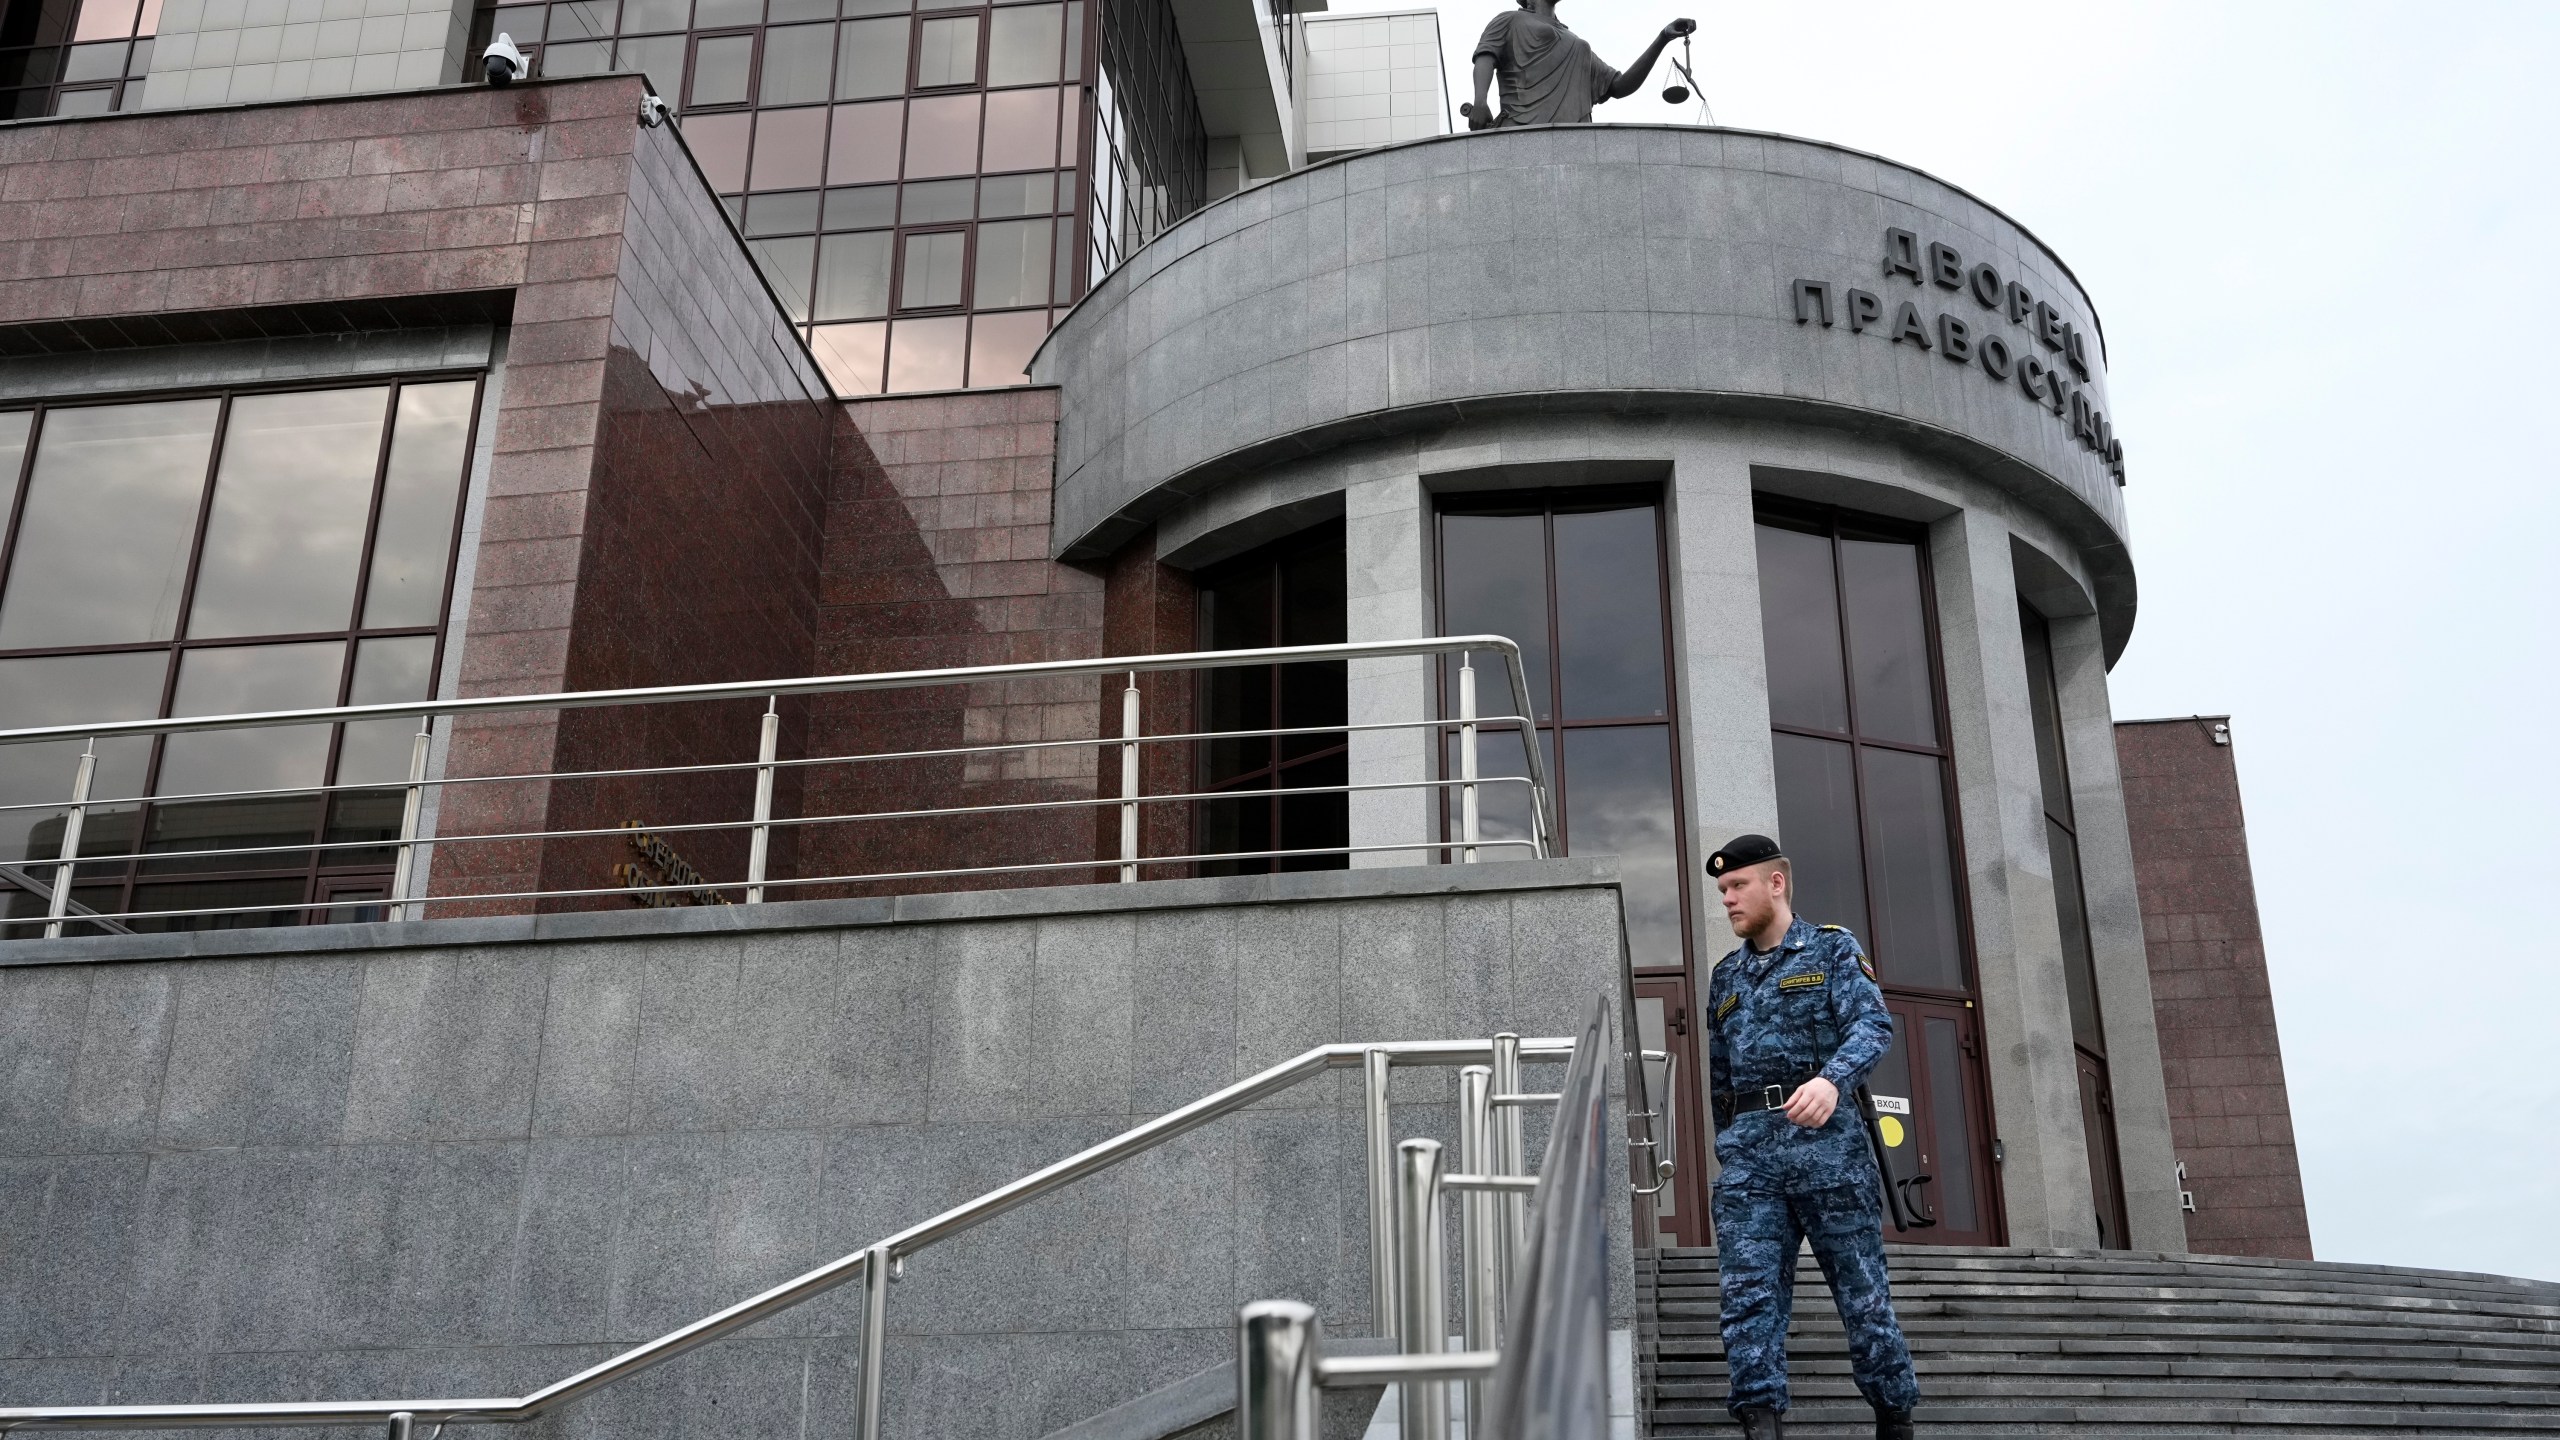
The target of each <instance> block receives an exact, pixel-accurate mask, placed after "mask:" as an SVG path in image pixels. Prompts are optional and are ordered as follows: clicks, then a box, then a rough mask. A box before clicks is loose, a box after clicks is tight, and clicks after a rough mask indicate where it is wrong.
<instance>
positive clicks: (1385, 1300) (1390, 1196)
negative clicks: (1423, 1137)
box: [1360, 1049, 1396, 1337]
mask: <svg viewBox="0 0 2560 1440" xmlns="http://www.w3.org/2000/svg"><path fill="white" fill-rule="evenodd" d="M1360 1060H1361V1071H1360V1079H1361V1086H1360V1100H1361V1115H1362V1117H1363V1125H1364V1132H1363V1133H1364V1138H1365V1139H1366V1140H1367V1141H1368V1144H1369V1323H1370V1325H1371V1327H1372V1328H1373V1329H1374V1331H1375V1332H1376V1333H1377V1334H1379V1335H1384V1336H1389V1337H1392V1336H1394V1335H1395V1333H1396V1150H1395V1142H1394V1141H1393V1140H1392V1139H1390V1138H1388V1137H1389V1134H1390V1132H1389V1130H1388V1129H1387V1078H1388V1070H1389V1067H1390V1066H1391V1065H1393V1064H1394V1057H1392V1056H1390V1055H1389V1054H1387V1052H1386V1051H1384V1050H1376V1049H1372V1050H1369V1051H1367V1052H1365V1053H1363V1054H1362V1055H1361V1057H1360Z"/></svg>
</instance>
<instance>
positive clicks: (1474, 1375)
mask: <svg viewBox="0 0 2560 1440" xmlns="http://www.w3.org/2000/svg"><path fill="white" fill-rule="evenodd" d="M1608 1033H1609V1007H1608V1003H1607V1002H1606V1001H1605V1000H1603V1001H1600V1002H1598V1003H1597V1004H1595V1005H1594V1006H1593V1008H1592V1014H1591V1019H1590V1021H1589V1023H1587V1024H1586V1025H1584V1027H1583V1030H1582V1034H1581V1036H1580V1037H1579V1038H1578V1039H1577V1040H1576V1041H1575V1042H1574V1044H1573V1047H1572V1055H1573V1058H1572V1061H1571V1063H1570V1065H1569V1067H1568V1068H1567V1070H1566V1072H1565V1081H1564V1085H1563V1086H1562V1088H1561V1089H1560V1090H1559V1091H1558V1092H1556V1093H1554V1094H1529V1093H1522V1092H1520V1091H1519V1090H1518V1088H1517V1080H1516V1076H1517V1074H1518V1060H1519V1056H1520V1053H1521V1050H1520V1045H1519V1042H1518V1041H1517V1040H1516V1039H1514V1038H1513V1037H1509V1036H1496V1037H1495V1039H1494V1045H1493V1064H1492V1065H1489V1066H1484V1065H1469V1066H1467V1067H1465V1068H1463V1069H1461V1070H1460V1071H1459V1072H1458V1111H1459V1123H1458V1147H1459V1151H1458V1153H1459V1163H1460V1164H1461V1165H1464V1166H1465V1167H1466V1173H1458V1174H1451V1173H1447V1172H1445V1171H1444V1170H1443V1169H1442V1159H1443V1156H1442V1147H1441V1145H1440V1143H1439V1142H1438V1141H1435V1140H1406V1141H1404V1142H1402V1143H1401V1144H1399V1145H1397V1146H1396V1147H1395V1156H1396V1168H1395V1171H1394V1174H1393V1176H1392V1179H1391V1188H1392V1194H1391V1195H1384V1194H1382V1192H1381V1189H1380V1188H1379V1185H1378V1180H1379V1177H1378V1174H1377V1170H1376V1168H1375V1167H1376V1158H1375V1157H1376V1156H1377V1155H1378V1154H1379V1153H1380V1152H1381V1150H1382V1149H1383V1148H1384V1146H1385V1144H1386V1142H1385V1140H1384V1139H1383V1137H1382V1131H1383V1130H1384V1128H1385V1124H1384V1106H1383V1096H1384V1090H1383V1088H1382V1087H1381V1086H1380V1085H1379V1083H1378V1082H1377V1080H1376V1078H1375V1077H1376V1076H1377V1075H1380V1074H1383V1073H1384V1068H1383V1066H1379V1065H1376V1064H1375V1063H1374V1062H1372V1071H1371V1074H1372V1079H1371V1084H1370V1089H1369V1093H1370V1096H1371V1097H1372V1108H1371V1111H1370V1116H1369V1142H1370V1154H1371V1157H1372V1160H1371V1164H1372V1170H1371V1181H1372V1188H1371V1191H1370V1203H1371V1206H1372V1210H1371V1218H1372V1221H1373V1222H1374V1223H1376V1224H1378V1225H1379V1226H1380V1227H1381V1229H1382V1233H1384V1234H1387V1235H1389V1236H1391V1237H1392V1239H1391V1244H1390V1245H1389V1247H1388V1248H1387V1249H1386V1250H1385V1251H1384V1253H1383V1254H1381V1255H1380V1256H1379V1259H1380V1261H1381V1263H1382V1269H1381V1271H1380V1274H1381V1276H1382V1279H1381V1289H1380V1292H1379V1293H1380V1295H1381V1296H1382V1297H1387V1296H1390V1294H1391V1293H1392V1299H1393V1302H1394V1303H1393V1305H1392V1306H1391V1307H1390V1306H1389V1305H1387V1304H1384V1303H1382V1304H1381V1305H1380V1308H1379V1313H1381V1314H1386V1313H1392V1314H1394V1315H1395V1317H1396V1327H1395V1329H1394V1331H1393V1332H1392V1333H1393V1334H1394V1336H1395V1338H1396V1340H1397V1341H1398V1351H1399V1353H1397V1354H1393V1355H1365V1356H1351V1355H1344V1356H1328V1355H1326V1354H1325V1353H1324V1332H1323V1328H1322V1326H1321V1325H1319V1324H1318V1323H1317V1320H1316V1312H1315V1307H1313V1306H1311V1305H1307V1304H1304V1303H1302V1302H1300V1301H1296V1300H1259V1301H1255V1302H1254V1303H1252V1304H1249V1305H1246V1306H1245V1307H1244V1308H1243V1309H1242V1310H1241V1311H1239V1312H1238V1314H1237V1317H1236V1352H1237V1353H1236V1435H1237V1440H1316V1435H1317V1430H1318V1428H1319V1427H1318V1419H1319V1414H1320V1412H1319V1409H1318V1406H1317V1401H1316V1391H1318V1390H1319V1389H1324V1388H1328V1387H1336V1386H1360V1385H1377V1384H1380V1383H1392V1384H1394V1385H1395V1386H1396V1387H1397V1391H1396V1398H1397V1402H1398V1405H1399V1407H1400V1414H1399V1424H1400V1426H1401V1440H1449V1436H1450V1407H1449V1400H1448V1391H1449V1387H1450V1386H1451V1385H1452V1384H1463V1385H1464V1386H1465V1387H1466V1394H1467V1408H1466V1414H1467V1433H1468V1435H1469V1437H1470V1440H1483V1437H1491V1440H1526V1437H1529V1436H1538V1437H1553V1440H1603V1437H1605V1436H1607V1434H1608V1433H1609V1409H1608V1387H1607V1383H1606V1379H1605V1377H1606V1374H1607V1369H1608V1353H1609V1352H1608V1346H1609V1335H1608V1324H1609V1322H1608V1314H1609V1282H1608V1214H1607V1209H1606V1207H1607V1206H1608V1205H1611V1204H1615V1203H1620V1202H1619V1201H1618V1200H1616V1199H1614V1198H1613V1197H1612V1195H1611V1191H1610V1187H1609V1185H1608V1183H1607V1179H1608V1164H1607V1161H1608V1141H1607V1138H1606V1134H1605V1131H1606V1129H1607V1121H1608V1080H1607V1074H1606V1072H1605V1071H1604V1070H1602V1069H1601V1063H1602V1058H1603V1045H1604V1041H1605V1040H1606V1039H1607V1036H1608ZM1506 1042H1508V1043H1506ZM1506 1057H1507V1058H1508V1060H1509V1062H1510V1075H1511V1076H1512V1077H1513V1078H1512V1079H1511V1080H1509V1081H1508V1082H1506V1080H1505V1077H1504V1068H1503V1067H1504V1063H1505V1059H1506ZM1641 1058H1643V1059H1646V1060H1659V1059H1662V1058H1664V1057H1663V1056H1662V1055H1661V1054H1660V1053H1659V1052H1655V1051H1646V1052H1644V1053H1643V1055H1642V1057H1641ZM1629 1068H1630V1070H1631V1071H1632V1072H1633V1073H1635V1074H1636V1075H1637V1076H1639V1077H1640V1076H1641V1075H1642V1073H1643V1066H1641V1065H1636V1066H1631V1067H1629ZM1639 1083H1641V1082H1640V1081H1639ZM1524 1104H1554V1105H1555V1106H1557V1113H1556V1120H1555V1125H1554V1127H1553V1128H1552V1129H1551V1130H1550V1131H1549V1132H1548V1137H1547V1153H1546V1159H1545V1163H1544V1164H1542V1165H1541V1166H1540V1167H1539V1170H1538V1173H1537V1176H1536V1177H1535V1178H1534V1179H1532V1178H1529V1177H1527V1176H1525V1175H1523V1174H1521V1173H1520V1166H1519V1158H1520V1149H1519V1143H1520V1142H1519V1121H1520V1108H1519V1107H1520V1106H1522V1105H1524ZM1656 1109H1657V1107H1655V1106H1654V1105H1652V1104H1651V1100H1650V1097H1645V1105H1644V1108H1643V1109H1642V1110H1639V1111H1638V1112H1637V1113H1638V1114H1639V1115H1643V1116H1646V1117H1647V1123H1646V1126H1645V1129H1646V1138H1645V1139H1642V1140H1637V1141H1633V1142H1631V1143H1630V1149H1632V1150H1641V1151H1644V1152H1645V1153H1646V1154H1647V1155H1648V1156H1653V1155H1655V1154H1656V1153H1657V1151H1656V1147H1655V1145H1654V1143H1653V1135H1652V1132H1653V1130H1654V1121H1653V1120H1652V1118H1651V1116H1652V1115H1653V1113H1655V1111H1656ZM1649 1168H1651V1169H1652V1170H1653V1172H1654V1174H1653V1176H1652V1177H1651V1178H1653V1179H1654V1180H1655V1182H1656V1184H1655V1186H1654V1189H1657V1190H1658V1189H1659V1188H1660V1182H1661V1181H1663V1180H1666V1179H1668V1178H1669V1176H1670V1173H1671V1167H1670V1164H1669V1162H1668V1161H1667V1160H1656V1162H1655V1163H1654V1164H1653V1165H1652V1166H1650V1167H1649ZM1640 1173H1641V1172H1640ZM1524 1191H1525V1192H1527V1193H1525V1194H1524V1193H1523V1192H1524ZM1635 1193H1637V1194H1649V1193H1652V1192H1651V1191H1648V1190H1646V1189H1644V1188H1643V1187H1635ZM1453 1194H1454V1195H1455V1196H1457V1198H1458V1201H1459V1205H1460V1211H1459V1257H1460V1270H1459V1277H1460V1283H1459V1293H1460V1295H1461V1297H1462V1311H1463V1324H1464V1330H1463V1339H1464V1343H1465V1345H1466V1349H1464V1350H1462V1351H1455V1352H1452V1351H1449V1350H1448V1349H1447V1348H1446V1345H1447V1339H1448V1333H1449V1323H1448V1314H1447V1303H1448V1301H1447V1297H1448V1274H1447V1256H1446V1254H1445V1253H1444V1247H1445V1244H1446V1239H1445V1236H1446V1229H1445V1227H1444V1225H1443V1220H1444V1218H1445V1212H1444V1210H1443V1201H1444V1199H1445V1198H1446V1197H1448V1196H1450V1195H1453ZM1388 1200H1391V1201H1392V1206H1393V1208H1392V1210H1391V1211H1390V1212H1388V1213H1386V1214H1384V1215H1381V1214H1380V1211H1379V1207H1380V1206H1381V1204H1382V1203H1384V1202H1385V1201H1388ZM1523 1202H1526V1203H1523ZM1514 1217H1517V1218H1519V1219H1520V1220H1521V1221H1522V1222H1523V1223H1522V1224H1521V1225H1519V1226H1514V1225H1513V1224H1511V1223H1510V1221H1511V1220H1512V1219H1513V1218H1514ZM1387 1276H1392V1277H1393V1278H1392V1292H1391V1291H1390V1289H1389V1283H1390V1282H1389V1281H1388V1280H1387V1279H1385V1278H1383V1277H1387ZM1381 1333H1387V1332H1385V1331H1384V1330H1383V1329H1382V1331H1381Z"/></svg>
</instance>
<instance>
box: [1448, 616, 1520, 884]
mask: <svg viewBox="0 0 2560 1440" xmlns="http://www.w3.org/2000/svg"><path fill="white" fill-rule="evenodd" d="M1458 779H1459V780H1460V781H1461V782H1462V783H1461V784H1460V785H1459V786H1458V838H1460V839H1461V840H1464V841H1465V842H1466V846H1467V848H1466V849H1465V850H1463V851H1461V852H1460V853H1461V854H1463V855H1464V856H1465V857H1466V863H1467V864H1470V865H1473V864H1474V863H1476V839H1477V835H1476V665H1475V657H1474V656H1473V655H1460V656H1459V657H1458ZM1536 803H1537V797H1535V796H1531V797H1530V804H1531V805H1532V807H1534V806H1535V805H1536Z"/></svg>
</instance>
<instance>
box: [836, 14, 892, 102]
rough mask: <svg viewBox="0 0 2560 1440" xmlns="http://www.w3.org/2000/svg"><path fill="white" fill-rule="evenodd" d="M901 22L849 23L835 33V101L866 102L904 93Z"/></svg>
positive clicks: (865, 21) (853, 21)
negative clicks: (873, 97)
mask: <svg viewBox="0 0 2560 1440" xmlns="http://www.w3.org/2000/svg"><path fill="white" fill-rule="evenodd" d="M907 28H908V24H907V22H906V21H905V20H903V19H888V20H848V21H846V22H845V23H844V25H843V26H841V27H839V28H838V29H837V31H836V98H837V99H839V100H868V99H870V98H871V97H872V96H874V95H903V94H905V93H906V90H907Z"/></svg>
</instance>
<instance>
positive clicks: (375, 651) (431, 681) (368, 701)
mask: <svg viewBox="0 0 2560 1440" xmlns="http://www.w3.org/2000/svg"><path fill="white" fill-rule="evenodd" d="M435 656H436V638H435V637H434V636H432V635H404V636H398V637H395V638H391V639H385V640H365V641H361V642H359V643H358V644H357V646H356V671H355V675H354V677H353V679H352V680H351V681H350V682H349V684H348V686H347V703H348V704H350V705H387V704H389V703H391V702H392V701H395V700H424V699H426V698H427V696H428V695H429V694H430V693H432V692H433V691H434V689H435V674H434V669H433V667H434V664H435ZM417 733H418V722H417V721H416V720H359V721H356V722H355V723H353V724H350V725H348V726H347V727H346V738H345V739H344V740H343V741H342V742H341V743H340V745H339V748H338V783H339V784H341V785H370V784H374V783H377V782H381V783H392V784H396V783H399V782H402V781H405V780H407V779H408V778H409V750H410V742H411V741H412V740H413V739H414V738H415V737H416V736H417Z"/></svg>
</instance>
